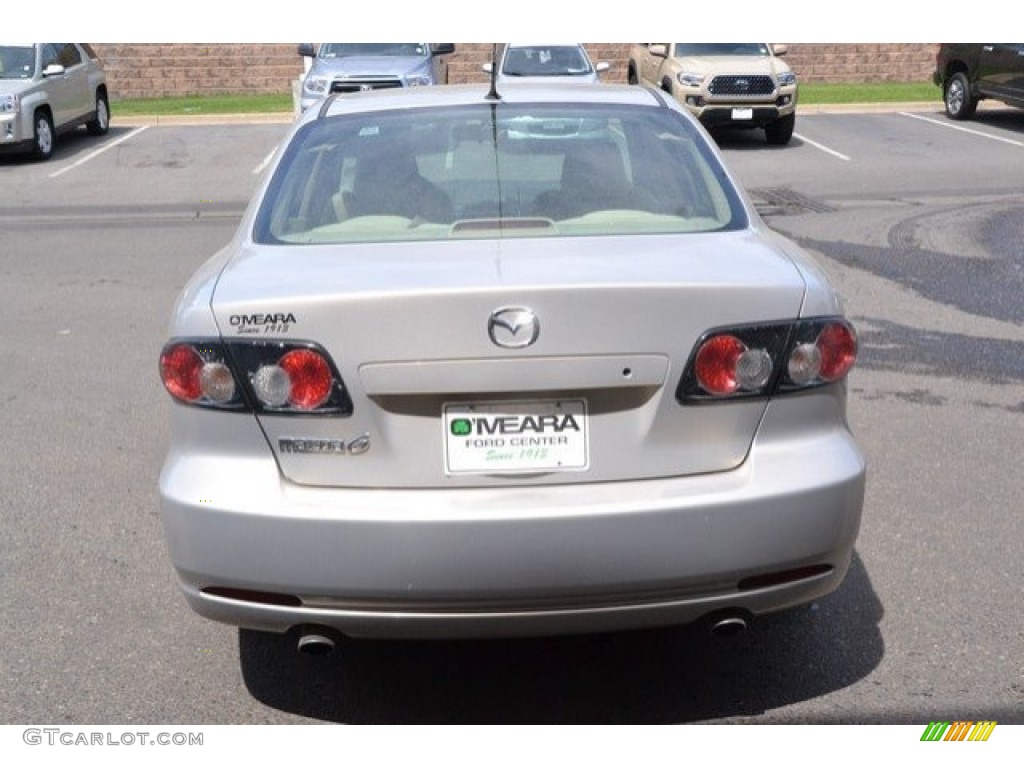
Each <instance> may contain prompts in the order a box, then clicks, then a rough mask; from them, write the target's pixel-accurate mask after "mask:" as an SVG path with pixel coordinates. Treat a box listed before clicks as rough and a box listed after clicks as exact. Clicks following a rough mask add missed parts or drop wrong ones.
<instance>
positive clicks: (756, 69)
mask: <svg viewBox="0 0 1024 768" xmlns="http://www.w3.org/2000/svg"><path fill="white" fill-rule="evenodd" d="M786 51H787V48H786V46H785V45H769V44H767V43H637V44H635V45H633V46H632V47H631V49H630V54H629V64H628V70H627V78H628V80H629V82H630V83H633V84H637V83H640V84H643V85H648V86H651V87H653V88H660V89H661V90H663V91H665V92H667V93H670V94H671V95H672V96H673V97H674V98H676V99H677V100H678V101H679V102H680V103H681V104H683V105H685V106H686V107H687V108H688V109H689V110H690V111H691V112H692V113H693V115H694V116H695V117H696V118H697V119H698V120H700V122H701V123H702V124H703V125H704V126H705V127H706V128H708V129H713V128H717V127H720V126H728V127H731V128H763V129H764V132H765V137H766V138H767V140H768V143H769V144H788V143H789V140H790V139H791V138H792V136H793V129H794V127H795V125H796V102H797V83H796V75H795V74H794V73H793V70H792V69H790V67H789V65H788V64H786V62H785V61H783V60H782V59H781V58H780V57H781V56H784V55H785V54H786Z"/></svg>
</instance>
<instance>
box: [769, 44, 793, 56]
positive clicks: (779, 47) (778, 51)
mask: <svg viewBox="0 0 1024 768" xmlns="http://www.w3.org/2000/svg"><path fill="white" fill-rule="evenodd" d="M772 53H774V54H775V55H776V56H785V55H786V54H787V53H789V46H788V45H786V44H785V43H772Z"/></svg>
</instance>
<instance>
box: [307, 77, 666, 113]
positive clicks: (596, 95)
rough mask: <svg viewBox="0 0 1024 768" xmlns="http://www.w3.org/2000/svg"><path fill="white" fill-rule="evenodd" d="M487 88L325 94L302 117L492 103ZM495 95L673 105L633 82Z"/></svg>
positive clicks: (531, 87)
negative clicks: (314, 106) (313, 107)
mask: <svg viewBox="0 0 1024 768" xmlns="http://www.w3.org/2000/svg"><path fill="white" fill-rule="evenodd" d="M489 90H490V86H489V85H487V84H481V83H473V84H466V85H434V86H430V87H426V88H394V89H380V90H374V91H365V92H359V93H352V94H345V95H344V96H342V97H337V98H333V97H328V98H327V100H326V101H324V102H323V104H321V105H320V107H319V108H318V109H310V110H307V111H306V113H305V114H304V115H303V120H304V121H309V120H315V119H317V118H318V117H333V116H336V115H345V114H353V113H359V112H369V111H378V110H401V109H411V108H416V107H441V106H452V107H456V106H467V105H472V104H487V103H493V102H489V101H488V100H487V94H488V92H489ZM498 96H499V97H500V98H499V101H498V102H497V103H501V104H529V103H534V104H536V103H557V104H565V105H571V104H578V105H580V106H585V105H589V104H595V105H596V104H603V105H612V104H621V105H631V106H647V107H658V106H664V105H666V104H667V105H669V106H670V107H671V108H674V105H672V102H671V101H670V100H668V99H662V98H659V96H658V94H657V93H656V92H655V91H652V90H650V89H647V88H645V87H643V86H637V85H617V84H608V85H602V86H601V87H600V88H595V87H594V86H593V85H592V84H589V83H505V84H501V85H500V86H499V88H498Z"/></svg>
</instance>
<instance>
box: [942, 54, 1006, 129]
mask: <svg viewBox="0 0 1024 768" xmlns="http://www.w3.org/2000/svg"><path fill="white" fill-rule="evenodd" d="M932 81H933V82H934V83H935V84H936V85H937V86H939V87H940V88H941V89H942V100H943V102H944V103H945V107H946V114H947V115H948V116H949V117H951V118H952V119H953V120H969V119H971V118H972V117H973V116H974V113H975V111H976V110H977V109H978V103H979V102H980V101H981V100H982V99H996V100H998V101H1001V102H1003V103H1004V104H1008V105H1010V106H1011V107H1020V108H1021V109H1024V43H942V44H941V45H940V46H939V51H938V53H937V54H936V56H935V73H934V74H933V75H932Z"/></svg>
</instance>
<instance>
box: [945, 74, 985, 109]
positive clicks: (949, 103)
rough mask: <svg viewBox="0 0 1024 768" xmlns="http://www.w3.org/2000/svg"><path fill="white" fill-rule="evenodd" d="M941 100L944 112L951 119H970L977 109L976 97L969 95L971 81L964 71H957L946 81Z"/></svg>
mask: <svg viewBox="0 0 1024 768" xmlns="http://www.w3.org/2000/svg"><path fill="white" fill-rule="evenodd" d="M942 100H943V101H944V102H945V104H946V114H947V115H948V116H949V117H950V118H951V119H953V120H970V119H971V118H972V117H974V113H975V111H976V110H977V109H978V99H977V98H975V97H974V96H972V95H971V83H970V81H969V80H968V79H967V74H966V73H964V72H957V73H955V74H954V75H953V76H952V77H950V78H949V79H948V80H947V81H946V87H945V88H944V89H943V93H942Z"/></svg>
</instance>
